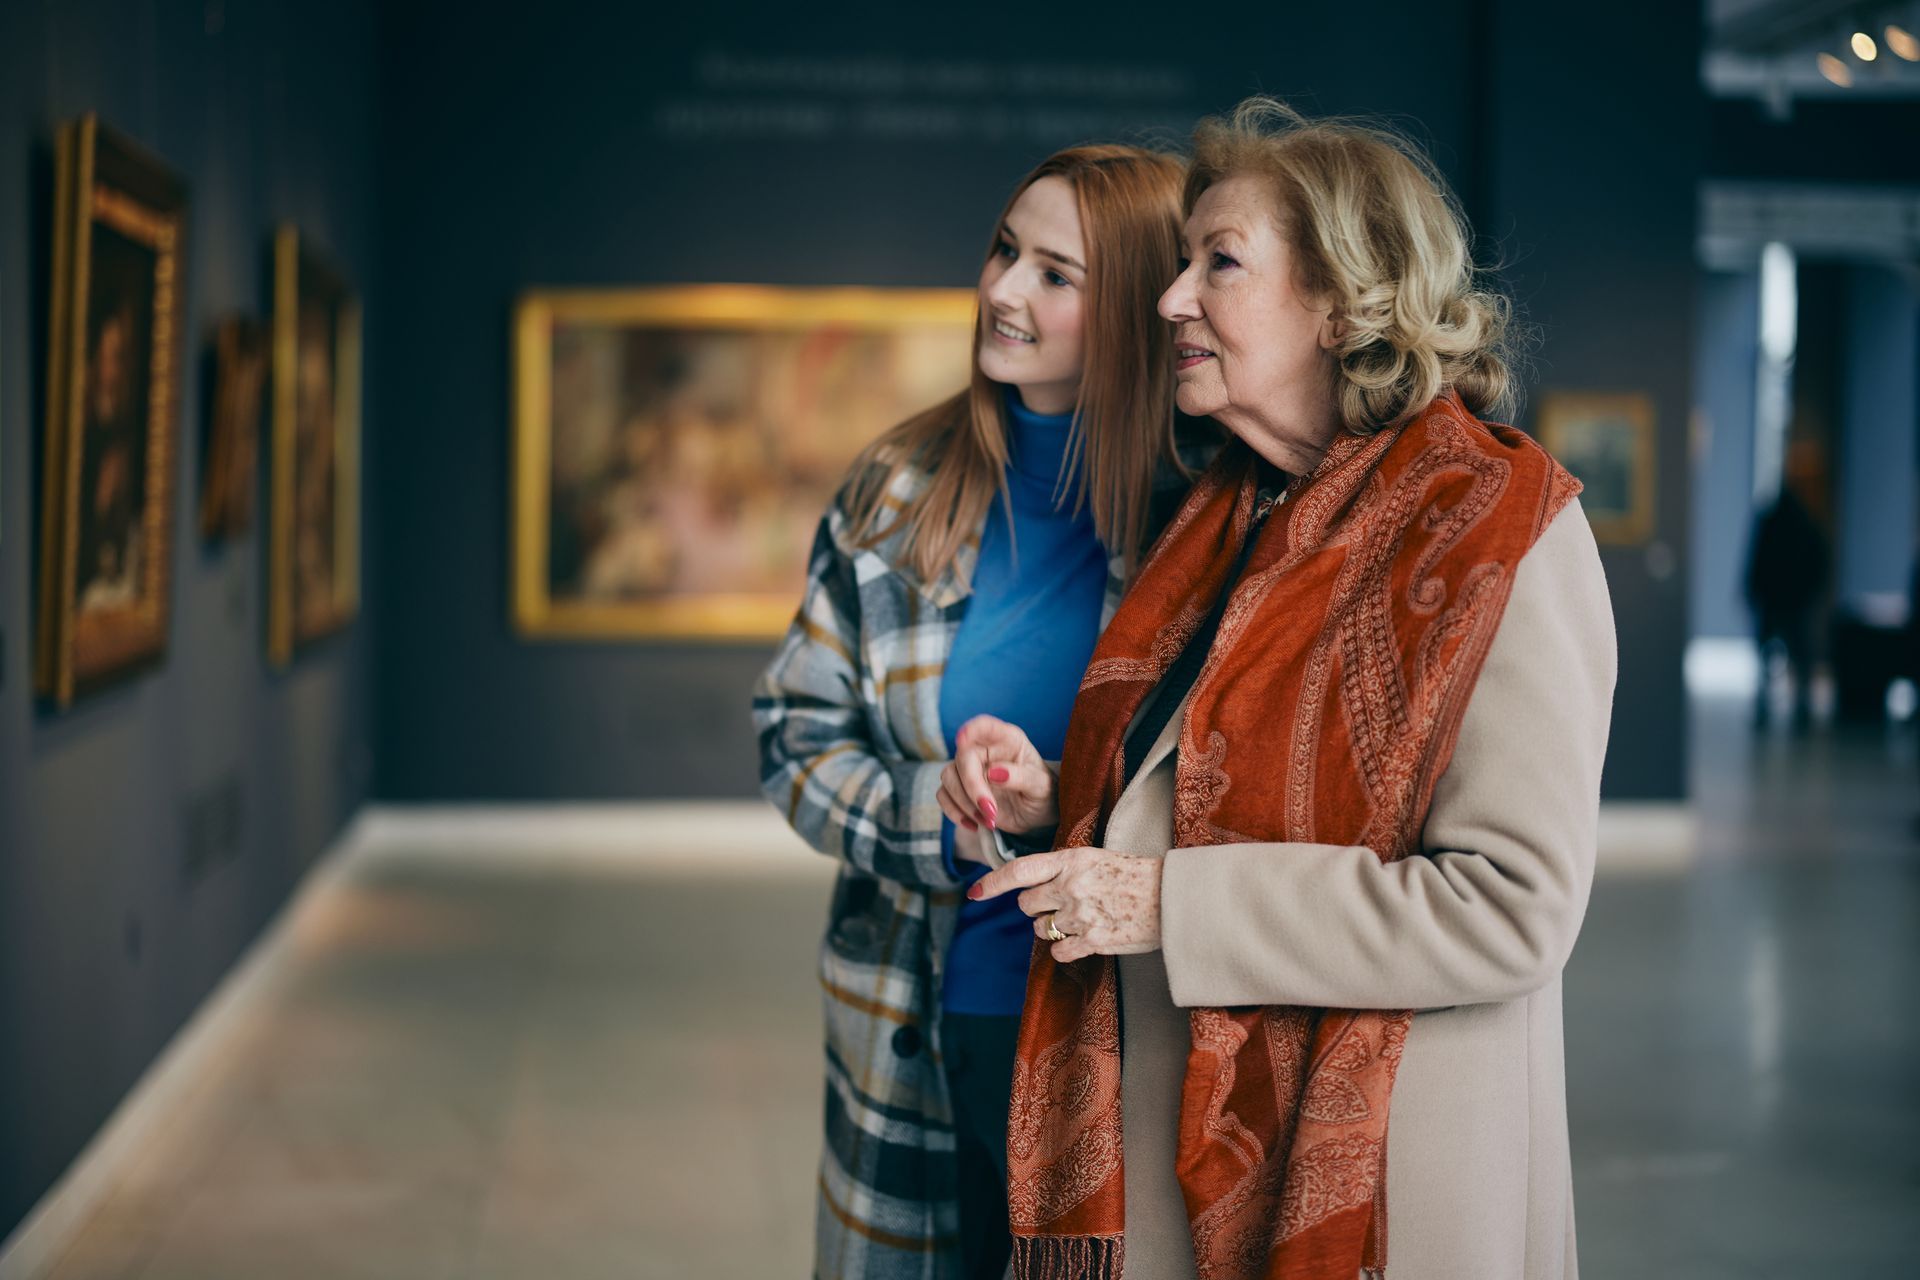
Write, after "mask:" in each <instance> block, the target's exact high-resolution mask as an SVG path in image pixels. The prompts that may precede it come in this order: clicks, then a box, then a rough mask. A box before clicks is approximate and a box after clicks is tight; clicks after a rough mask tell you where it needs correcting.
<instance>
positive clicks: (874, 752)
mask: <svg viewBox="0 0 1920 1280" xmlns="http://www.w3.org/2000/svg"><path fill="white" fill-rule="evenodd" d="M1184 421H1185V420H1183V422H1184ZM1215 439H1216V435H1215V432H1214V431H1213V429H1212V427H1211V424H1205V423H1191V424H1187V425H1185V426H1183V429H1182V436H1181V444H1180V455H1181V459H1182V462H1183V463H1184V464H1185V465H1186V466H1187V467H1188V468H1189V469H1197V468H1199V467H1201V466H1204V464H1205V462H1206V461H1207V459H1208V458H1209V457H1210V456H1211V454H1212V452H1213V450H1214V447H1215V444H1214V442H1215ZM926 483H927V478H926V475H925V474H924V473H923V472H918V471H915V470H912V469H907V470H903V471H902V473H901V474H900V475H899V476H897V477H896V478H895V481H894V483H893V485H892V487H891V488H890V490H889V501H890V502H898V503H902V504H905V503H907V502H910V501H912V499H913V498H914V496H915V495H916V494H917V493H919V492H920V490H921V489H922V488H924V487H925V485H926ZM1187 485H1188V480H1187V478H1186V477H1185V476H1183V475H1182V474H1181V473H1180V472H1179V471H1178V470H1177V469H1175V468H1172V467H1167V468H1164V469H1163V475H1162V477H1161V478H1160V480H1159V482H1158V483H1156V486H1155V495H1154V498H1155V500H1154V504H1153V511H1154V517H1155V519H1154V522H1153V527H1154V528H1155V529H1156V530H1157V529H1158V528H1159V526H1160V524H1162V523H1164V521H1165V520H1166V519H1167V518H1169V517H1170V516H1171V515H1172V513H1173V511H1174V509H1175V508H1176V507H1177V506H1178V503H1179V500H1180V498H1181V497H1182V496H1184V494H1185V492H1186V489H1187ZM904 541H905V539H904V537H903V536H895V537H894V538H892V539H889V540H887V541H884V542H882V543H880V544H879V545H877V546H874V547H869V548H860V547H856V546H854V545H852V542H851V537H850V528H849V521H848V517H847V513H846V512H845V510H844V509H843V508H842V506H841V503H840V500H838V499H836V500H835V502H834V503H833V505H832V506H831V507H830V508H829V509H828V511H827V514H826V517H825V518H824V519H823V520H822V521H821V522H820V529H819V533H818V535H817V536H816V537H815V539H814V544H813V552H812V558H811V561H810V563H809V566H808V572H807V586H806V591H805V594H804V595H803V597H802V599H801V603H800V610H799V613H798V614H797V615H796V616H795V618H794V621H793V625H792V627H791V628H790V629H789V630H788V632H787V636H786V639H785V641H784V642H783V643H782V644H781V646H780V650H779V652H778V653H777V654H776V655H775V657H774V659H773V662H772V663H771V665H769V666H768V667H767V669H766V672H765V673H764V674H763V675H762V676H761V678H760V680H759V682H758V684H757V685H756V686H755V688H754V698H753V719H754V725H755V727H756V729H757V730H758V731H759V738H760V786H761V790H762V791H763V792H765V794H766V796H767V798H768V799H769V800H771V801H772V802H773V803H774V804H776V805H778V806H779V808H780V810H781V812H783V813H785V814H786V815H787V820H788V821H789V822H791V823H792V824H793V826H794V829H795V830H796V831H798V832H799V833H800V834H801V835H802V836H803V837H805V838H806V840H807V842H808V843H809V844H811V845H812V846H813V847H814V848H816V849H818V850H819V851H820V852H822V853H824V854H827V855H828V856H830V857H834V858H838V859H840V860H841V862H842V864H843V865H842V867H841V870H840V876H839V880H838V881H837V883H836V884H835V887H834V893H833V903H832V907H831V909H830V911H829V913H828V922H827V933H826V938H825V940H824V942H823V943H822V945H821V949H820V985H821V987H822V988H823V989H824V992H825V1006H826V1067H827V1089H826V1142H825V1150H824V1152H823V1154H822V1158H821V1161H820V1181H819V1192H820V1196H819V1207H818V1210H817V1218H816V1224H815V1257H814V1274H815V1275H816V1277H819V1280H846V1278H850V1277H860V1278H862V1280H894V1278H895V1277H899V1278H902V1280H905V1278H906V1277H913V1278H914V1280H947V1278H948V1277H957V1276H959V1275H960V1274H961V1260H960V1245H959V1234H958V1231H959V1221H960V1216H959V1205H958V1200H957V1186H956V1162H955V1158H954V1136H953V1120H952V1112H951V1111H950V1109H949V1106H948V1101H947V1091H946V1078H945V1075H944V1073H943V1071H942V1068H941V1056H940V992H941V973H942V970H943V968H944V966H945V964H946V956H947V947H948V944H949V943H950V942H951V941H952V938H953V928H954V921H955V918H956V916H957V914H958V909H959V904H960V888H959V882H958V881H957V880H956V879H955V878H954V877H953V876H952V875H951V874H949V873H948V871H947V869H946V865H945V863H944V861H943V859H942V857H941V851H940V823H941V813H940V806H939V804H938V802H937V801H936V800H935V798H934V797H935V795H936V793H937V792H938V791H939V787H940V770H941V767H942V766H943V765H944V764H945V762H946V759H947V748H946V737H945V734H944V732H943V727H942V725H941V723H940V681H941V677H942V675H943V673H944V671H945V669H946V662H947V653H948V651H949V650H950V649H951V648H952V647H953V638H954V635H955V633H956V632H957V631H958V630H959V628H960V621H961V619H962V618H963V617H964V616H965V614H966V608H967V600H968V595H969V591H970V583H971V581H972V576H973V568H974V561H975V557H976V555H977V554H978V550H979V538H978V535H977V534H976V536H975V537H974V538H973V539H972V540H970V541H969V542H968V544H967V545H966V546H965V547H964V548H963V549H962V550H961V552H960V554H959V555H958V557H957V558H956V560H955V563H954V564H953V566H952V567H951V568H950V569H949V570H948V571H947V572H946V573H945V574H943V575H942V576H941V577H940V578H939V579H938V580H936V581H933V582H922V581H919V580H918V579H917V578H916V577H915V576H914V575H913V572H912V570H911V569H910V568H909V567H908V566H907V565H906V563H905V557H904V555H903V554H902V544H903V543H904ZM1122 569H1123V561H1122V558H1121V557H1119V556H1115V557H1113V559H1112V560H1110V561H1109V563H1108V575H1107V594H1106V605H1105V608H1104V610H1103V611H1102V614H1101V619H1100V625H1101V626H1102V628H1104V627H1105V626H1106V623H1107V621H1108V620H1109V619H1110V618H1112V617H1113V612H1114V609H1115V608H1116V607H1117V605H1118V604H1119V601H1120V595H1121V592H1122V589H1123V583H1122V580H1121V573H1122Z"/></svg>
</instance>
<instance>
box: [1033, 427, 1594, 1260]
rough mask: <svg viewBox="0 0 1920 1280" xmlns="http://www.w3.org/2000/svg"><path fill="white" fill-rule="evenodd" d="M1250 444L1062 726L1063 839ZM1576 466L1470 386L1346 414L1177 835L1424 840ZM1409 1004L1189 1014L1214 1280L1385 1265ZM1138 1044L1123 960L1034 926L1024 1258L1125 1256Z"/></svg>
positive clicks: (1311, 484)
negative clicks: (1490, 663) (1479, 689)
mask: <svg viewBox="0 0 1920 1280" xmlns="http://www.w3.org/2000/svg"><path fill="white" fill-rule="evenodd" d="M1254 462H1255V460H1254V458H1253V455H1252V454H1251V452H1250V451H1248V450H1247V449H1246V448H1245V447H1244V446H1236V447H1234V448H1231V449H1229V450H1228V451H1227V452H1226V453H1225V454H1223V455H1222V456H1221V458H1220V459H1219V460H1218V461H1217V462H1216V463H1215V465H1214V466H1213V468H1212V469H1211V470H1209V471H1208V473H1207V474H1206V475H1205V476H1203V477H1202V478H1201V479H1200V481H1199V482H1198V483H1197V484H1196V485H1195V487H1194V491H1193V493H1192V494H1191V495H1190V496H1189V497H1188V499H1187V501H1186V504H1185V505H1184V506H1183V507H1182V508H1181V510H1180V513H1179V514H1178V515H1177V516H1176V517H1175V518H1174V520H1173V522H1172V524H1171V525H1170V526H1169V527H1168V529H1167V531H1166V532H1165V533H1164V534H1163V535H1162V536H1161V539H1160V541H1159V543H1158V544H1157V545H1156V547H1155V549H1154V551H1153V553H1152V555H1151V556H1150V557H1149V559H1148V561H1147V563H1146V564H1145V565H1144V566H1143V568H1142V570H1141V574H1140V577H1139V579H1138V581H1137V582H1136V583H1135V584H1134V586H1133V588H1132V590H1131V591H1130V592H1129V593H1128V595H1127V597H1126V599H1125V601H1124V602H1123V603H1122V605H1121V606H1120V611H1119V613H1118V614H1117V615H1116V616H1115V617H1114V619H1113V621H1112V623H1111V624H1110V625H1109V626H1108V628H1107V630H1106V633H1105V634H1104V635H1103V636H1102V638H1101V640H1100V643H1099V647H1098V648H1097V649H1095V651H1094V654H1093V659H1092V661H1091V663H1090V664H1089V666H1088V668H1087V673H1086V676H1085V678H1084V680H1083V681H1082V683H1081V686H1080V696H1079V700H1078V701H1077V702H1076V703H1075V704H1074V709H1073V719H1072V723H1071V725H1070V727H1069V729H1068V732H1067V742H1066V751H1065V760H1064V762H1063V765H1062V771H1061V780H1060V813H1061V823H1060V828H1059V830H1060V837H1059V843H1058V847H1060V848H1071V847H1075V846H1081V845H1098V844H1099V843H1100V842H1101V840H1102V838H1103V836H1104V833H1105V829H1106V822H1107V818H1108V815H1110V814H1111V813H1112V812H1113V807H1114V805H1115V803H1117V802H1118V800H1119V798H1120V793H1121V790H1122V788H1123V786H1124V785H1125V783H1126V781H1127V780H1126V779H1125V778H1123V777H1122V776H1121V775H1122V773H1123V772H1124V765H1123V760H1122V754H1123V753H1122V750H1121V743H1122V740H1123V737H1124V735H1125V733H1126V729H1127V726H1128V724H1129V723H1130V722H1131V721H1132V719H1133V717H1134V714H1135V712H1136V711H1137V710H1138V709H1139V707H1140V705H1141V703H1142V702H1143V701H1144V700H1145V699H1146V697H1147V695H1148V694H1149V693H1150V692H1151V691H1152V690H1153V688H1154V686H1155V684H1156V683H1157V682H1158V681H1159V679H1160V677H1161V676H1162V674H1164V673H1165V672H1166V670H1167V668H1168V667H1169V666H1170V665H1171V664H1172V662H1173V660H1174V658H1175V657H1176V656H1177V655H1178V654H1179V653H1180V651H1181V648H1182V647H1183V646H1184V645H1185V643H1186V641H1187V639H1188V638H1189V637H1190V636H1192V635H1193V633H1194V631H1195V629H1196V628H1197V627H1198V626H1199V625H1200V623H1201V622H1202V621H1203V620H1204V619H1205V618H1206V616H1207V614H1208V612H1209V610H1210V609H1211V607H1212V605H1213V604H1214V602H1215V600H1216V599H1217V598H1218V596H1219V593H1220V591H1221V590H1222V589H1223V586H1224V585H1225V584H1224V579H1225V577H1226V575H1227V573H1228V572H1229V570H1230V567H1231V565H1232V564H1233V562H1234V560H1235V558H1236V555H1237V553H1238V552H1239V550H1240V548H1241V545H1242V544H1243V543H1244V541H1245V539H1246V536H1247V530H1248V528H1249V526H1250V525H1251V524H1252V517H1253V505H1254V497H1255V488H1256V474H1257V472H1256V468H1255V465H1254ZM1579 488H1580V485H1579V482H1578V481H1577V480H1575V479H1574V478H1573V477H1572V476H1571V475H1569V474H1568V473H1567V472H1566V471H1564V470H1563V469H1562V468H1561V467H1560V466H1559V465H1557V464H1556V463H1555V462H1554V461H1553V460H1552V459H1551V458H1550V457H1548V456H1547V454H1546V452H1545V451H1544V450H1542V449H1541V448H1540V447H1539V446H1538V445H1536V444H1534V443H1533V442H1532V441H1531V440H1530V439H1528V438H1527V437H1526V436H1525V435H1523V434H1522V433H1520V432H1518V431H1516V430H1514V429H1513V428H1511V427H1506V426H1498V425H1490V424H1484V423H1481V422H1479V421H1478V420H1476V419H1475V418H1474V417H1473V415H1472V414H1470V413H1469V412H1468V411H1467V409H1466V407H1465V406H1464V405H1463V404H1462V403H1461V402H1460V401H1459V400H1458V399H1457V398H1456V397H1454V396H1453V395H1451V394H1449V395H1448V396H1445V397H1443V398H1441V399H1439V400H1436V401H1434V402H1433V404H1432V405H1430V406H1428V408H1427V409H1426V410H1425V411H1424V412H1423V413H1422V414H1421V415H1420V416H1419V417H1417V418H1416V419H1414V420H1413V421H1412V422H1411V423H1408V424H1407V425H1406V426H1404V427H1402V428H1400V429H1399V430H1397V431H1390V432H1382V433H1380V434H1378V435H1374V436H1369V437H1357V436H1351V435H1343V436H1342V437H1340V438H1339V439H1338V440H1337V441H1336V442H1335V443H1334V445H1333V446H1332V447H1331V448H1330V449H1329V450H1328V451H1327V454H1326V456H1325V458H1324V459H1323V460H1322V462H1321V465H1320V466H1319V468H1318V469H1317V470H1316V471H1315V472H1314V474H1313V476H1312V478H1311V479H1310V480H1308V481H1307V482H1306V483H1304V484H1302V485H1300V486H1298V488H1297V490H1296V491H1295V492H1294V493H1293V495H1292V496H1291V498H1290V499H1289V500H1288V502H1287V503H1286V504H1285V505H1284V506H1282V507H1280V508H1279V509H1278V510H1277V511H1275V512H1274V514H1273V515H1272V517H1270V518H1269V519H1268V520H1267V521H1266V523H1265V524H1264V526H1263V527H1262V528H1261V530H1260V533H1259V536H1258V538H1257V540H1256V542H1255V544H1254V550H1253V552H1252V554H1251V556H1250V558H1249V559H1248V561H1247V565H1246V569H1245V571H1244V573H1243V574H1242V575H1241V577H1240V580H1239V583H1238V585H1237V586H1236V587H1235V588H1234V589H1233V595H1232V597H1231V599H1230V601H1229V603H1228V606H1227V609H1226V612H1225V614H1224V616H1223V618H1222V620H1221V623H1220V630H1219V634H1218V636H1217V637H1216V638H1215V640H1214V642H1213V647H1212V650H1211V652H1210V654H1209V656H1208V658H1207V662H1206V666H1205V667H1204V668H1203V669H1202V670H1201V672H1200V675H1199V677H1198V679H1197V680H1196V681H1195V683H1194V687H1193V692H1192V695H1191V699H1190V701H1189V703H1188V708H1187V712H1186V722H1185V724H1184V725H1183V726H1182V728H1181V733H1180V742H1179V755H1178V759H1177V772H1176V775H1175V777H1176V782H1175V800H1174V824H1173V830H1174V841H1175V844H1176V845H1178V846H1180V847H1183V848H1191V847H1195V846H1202V845H1211V844H1224V843H1238V842H1245V841H1284V842H1302V843H1316V844H1338V845H1366V846H1367V847H1368V848H1371V849H1372V850H1374V851H1375V852H1376V853H1377V854H1379V856H1380V859H1381V861H1382V862H1392V861H1394V860H1395V859H1398V858H1403V857H1406V856H1407V855H1408V854H1411V853H1414V852H1416V851H1417V850H1418V848H1419V839H1420V829H1421V826H1422V824H1423V822H1424V819H1425V816H1426V811H1427V805H1428V803H1429V801H1430V799H1431V797H1432V794H1433V788H1434V784H1435V782H1436V781H1437V780H1438V779H1439V777H1440V774H1441V772H1442V771H1443V770H1444V769H1445V768H1446V766H1447V761H1448V758H1449V757H1450V756H1451V755H1452V752H1453V746H1454V742H1455V739H1456V738H1457V736H1458V734H1459V729H1460V721H1461V718H1462V716H1463V715H1464V713H1465V711H1466V706H1467V699H1468V695H1469V694H1470V693H1471V692H1472V690H1473V684H1474V680H1475V678H1476V677H1477V676H1478V674H1479V671H1480V666H1481V663H1482V662H1483V661H1484V660H1485V658H1486V653H1487V649H1488V646H1489V645H1490V644H1491V643H1492V640H1493V635H1494V631H1495V629H1496V628H1497V627H1498V626H1499V623H1500V616H1501V613H1502V612H1503V611H1504V610H1505V608H1506V602H1507V596H1508V593H1509V591H1510V590H1511V588H1512V585H1513V574H1514V569H1515V567H1516V566H1517V565H1518V564H1519V562H1520V558H1521V557H1522V556H1523V555H1525V554H1526V552H1527V550H1528V548H1529V547H1531V546H1532V545H1533V542H1534V540H1535V539H1536V538H1537V537H1538V536H1539V535H1540V533H1541V532H1542V531H1543V530H1544V529H1545V528H1546V527H1547V525H1548V523H1549V522H1550V521H1551V520H1552V519H1553V517H1554V516H1555V515H1556V514H1557V513H1558V512H1559V511H1560V509H1561V508H1562V507H1564V506H1565V505H1566V503H1567V502H1568V501H1569V500H1570V499H1571V498H1572V497H1573V496H1574V494H1576V493H1577V492H1578V491H1579ZM1275 856H1276V857H1284V856H1288V855H1287V854H1286V853H1285V852H1284V851H1276V853H1275ZM1297 856H1301V857H1311V856H1312V855H1311V853H1309V852H1306V851H1301V852H1300V853H1299V854H1298V855H1297ZM1411 1019H1412V1014H1411V1013H1410V1012H1407V1011H1379V1010H1347V1009H1338V1010H1336V1009H1306V1008H1293V1007H1285V1006H1277V1005H1273V1006H1263V1007H1241V1008H1221V1009H1194V1010H1191V1015H1190V1032H1191V1036H1192V1047H1191V1050H1190V1051H1189V1053H1188V1056H1187V1066H1186V1080H1185V1084H1184V1086H1183V1090H1182V1095H1181V1102H1180V1132H1179V1154H1178V1162H1177V1171H1178V1176H1179V1181H1180V1186H1181V1189H1182V1191H1183V1192H1184V1194H1185V1199H1186V1206H1187V1215H1188V1218H1189V1220H1190V1226H1191V1229H1192V1234H1193V1248H1194V1256H1195V1259H1196V1261H1197V1263H1198V1268H1199V1274H1200V1276H1202V1277H1203V1278H1215V1280H1227V1278H1229V1277H1233V1278H1238V1277H1255V1276H1265V1277H1280V1276H1285V1277H1289V1278H1301V1280H1321V1278H1322V1277H1324V1278H1325V1280H1354V1277H1355V1275H1356V1274H1357V1273H1359V1272H1360V1271H1361V1270H1362V1269H1363V1268H1368V1269H1375V1270H1378V1269H1383V1268H1384V1267H1385V1265H1386V1203H1385V1201H1386V1139H1387V1108H1388V1102H1389V1100H1390V1098H1391V1095H1392V1091H1393V1077H1394V1070H1395V1068H1396V1066H1397V1065H1398V1063H1399V1058H1400V1052H1401V1048H1402V1046H1403V1045H1404V1043H1405V1041H1406V1035H1407V1028H1408V1025H1409V1023H1410V1021H1411ZM1120 1052H1121V1036H1120V1020H1119V981H1118V970H1117V967H1116V965H1115V962H1114V959H1113V958H1112V957H1110V956H1095V957H1091V958H1089V959H1086V960H1081V961H1078V962H1076V963H1074V964H1071V965H1060V964H1056V963H1054V961H1053V959H1052V957H1051V956H1050V955H1049V954H1048V952H1047V949H1046V948H1045V947H1044V946H1037V947H1036V948H1035V950H1034V956H1033V967H1032V971H1031V974H1030V975H1029V977H1028V980H1027V1002H1026V1010H1025V1013H1024V1016H1023V1019H1022V1022H1021V1028H1020V1049H1019V1057H1018V1059H1017V1061H1016V1065H1015V1070H1014V1084H1013V1106H1012V1114H1011V1117H1010V1120H1009V1124H1008V1133H1007V1144H1008V1158H1009V1163H1010V1177H1009V1187H1008V1198H1009V1208H1010V1216H1011V1222H1012V1227H1013V1233H1014V1260H1015V1262H1014V1274H1015V1275H1016V1276H1018V1277H1021V1278H1022V1280H1068V1278H1076V1280H1077V1278H1078V1277H1099V1278H1101V1280H1106V1278H1107V1277H1114V1276H1118V1275H1119V1274H1120V1273H1121V1269H1122V1265H1123V1262H1124V1258H1125V1221H1124V1218H1125V1193H1124V1190H1123V1187H1124V1183H1123V1181H1122V1169H1121V1164H1122V1161H1121V1155H1122V1145H1121V1132H1122V1130H1121V1115H1120Z"/></svg>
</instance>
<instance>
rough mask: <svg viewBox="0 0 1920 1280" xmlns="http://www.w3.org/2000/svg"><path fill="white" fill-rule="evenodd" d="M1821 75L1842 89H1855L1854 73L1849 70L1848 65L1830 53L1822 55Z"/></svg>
mask: <svg viewBox="0 0 1920 1280" xmlns="http://www.w3.org/2000/svg"><path fill="white" fill-rule="evenodd" d="M1820 74H1821V75H1823V76H1825V77H1826V78H1827V79H1829V80H1831V81H1833V83H1835V84H1837V85H1839V86H1840V87H1841V88H1842V89H1851V88H1852V87H1853V72H1851V71H1849V70H1847V64H1846V63H1844V62H1842V61H1840V59H1838V58H1836V57H1834V56H1833V55H1832V54H1830V53H1823V54H1821V55H1820Z"/></svg>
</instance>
